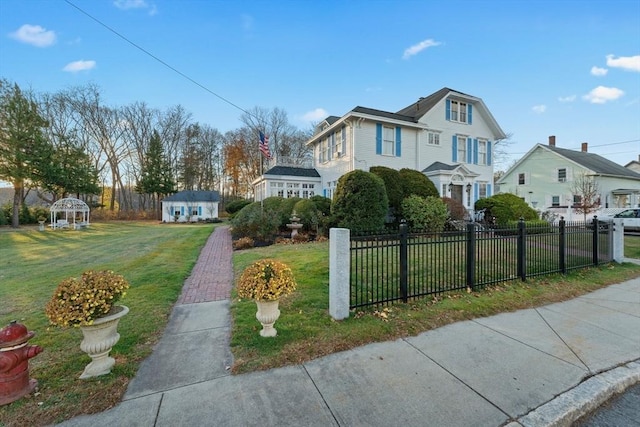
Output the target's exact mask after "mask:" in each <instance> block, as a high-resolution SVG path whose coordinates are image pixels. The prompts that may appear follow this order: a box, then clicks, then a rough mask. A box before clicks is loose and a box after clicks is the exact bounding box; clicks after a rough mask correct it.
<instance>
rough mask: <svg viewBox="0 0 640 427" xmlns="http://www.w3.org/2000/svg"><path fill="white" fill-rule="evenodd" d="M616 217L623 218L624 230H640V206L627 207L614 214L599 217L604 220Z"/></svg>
mask: <svg viewBox="0 0 640 427" xmlns="http://www.w3.org/2000/svg"><path fill="white" fill-rule="evenodd" d="M614 218H620V219H622V225H623V226H624V231H640V208H631V209H625V210H623V211H622V212H619V213H617V214H615V215H613V216H603V217H598V219H600V220H603V221H610V220H612V219H614Z"/></svg>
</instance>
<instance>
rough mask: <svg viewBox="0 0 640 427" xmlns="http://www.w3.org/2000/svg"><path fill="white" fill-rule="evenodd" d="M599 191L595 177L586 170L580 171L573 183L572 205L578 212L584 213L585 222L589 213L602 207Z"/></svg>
mask: <svg viewBox="0 0 640 427" xmlns="http://www.w3.org/2000/svg"><path fill="white" fill-rule="evenodd" d="M599 192H600V190H599V189H598V183H597V182H596V180H595V177H594V176H593V175H589V174H588V173H587V172H585V171H582V172H580V173H579V174H578V175H577V176H576V177H575V178H574V180H573V181H572V183H571V193H572V194H573V206H572V207H573V209H574V210H575V211H576V212H578V213H581V214H582V216H583V218H584V221H585V222H586V221H587V214H589V213H591V212H595V211H597V210H598V209H599V208H600V196H599Z"/></svg>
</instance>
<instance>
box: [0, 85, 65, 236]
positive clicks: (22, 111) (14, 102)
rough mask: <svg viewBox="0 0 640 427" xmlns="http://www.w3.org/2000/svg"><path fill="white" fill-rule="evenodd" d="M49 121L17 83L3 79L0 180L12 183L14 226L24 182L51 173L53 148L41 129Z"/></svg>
mask: <svg viewBox="0 0 640 427" xmlns="http://www.w3.org/2000/svg"><path fill="white" fill-rule="evenodd" d="M45 126H47V122H46V120H44V119H43V118H42V116H40V114H39V113H38V107H37V104H36V103H35V102H34V101H33V100H32V99H30V98H29V97H28V96H27V95H25V94H24V93H23V92H22V91H21V90H20V87H19V86H18V85H17V84H13V85H12V84H11V83H9V82H8V81H7V80H4V79H2V80H0V179H2V180H5V181H8V182H10V183H12V184H13V189H14V196H13V207H12V221H11V226H12V227H15V228H17V227H18V226H19V225H20V205H21V204H22V200H23V194H24V188H25V185H27V184H28V185H40V184H42V183H43V182H45V178H46V177H47V176H49V175H51V173H52V171H51V167H52V164H51V161H50V159H51V156H52V154H53V147H52V145H51V144H49V143H48V141H47V140H46V138H45V136H44V133H43V131H42V129H43V127H45Z"/></svg>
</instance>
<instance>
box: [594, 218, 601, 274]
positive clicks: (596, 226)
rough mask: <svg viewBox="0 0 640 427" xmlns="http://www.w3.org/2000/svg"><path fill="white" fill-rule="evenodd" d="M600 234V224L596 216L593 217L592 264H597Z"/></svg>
mask: <svg viewBox="0 0 640 427" xmlns="http://www.w3.org/2000/svg"><path fill="white" fill-rule="evenodd" d="M599 235H600V225H599V221H598V216H597V215H596V216H594V217H593V265H595V266H597V265H598V258H599V255H600V253H599V252H600V248H599V245H598V242H599V240H600V239H599V238H598V237H599Z"/></svg>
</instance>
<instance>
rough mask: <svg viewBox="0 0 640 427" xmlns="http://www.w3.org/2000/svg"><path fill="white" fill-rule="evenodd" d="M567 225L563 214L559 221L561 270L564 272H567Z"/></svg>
mask: <svg viewBox="0 0 640 427" xmlns="http://www.w3.org/2000/svg"><path fill="white" fill-rule="evenodd" d="M565 225H566V223H565V221H564V217H563V216H561V217H560V222H559V223H558V237H559V239H560V242H558V250H559V251H560V272H561V273H562V274H567V233H566V229H565Z"/></svg>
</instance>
